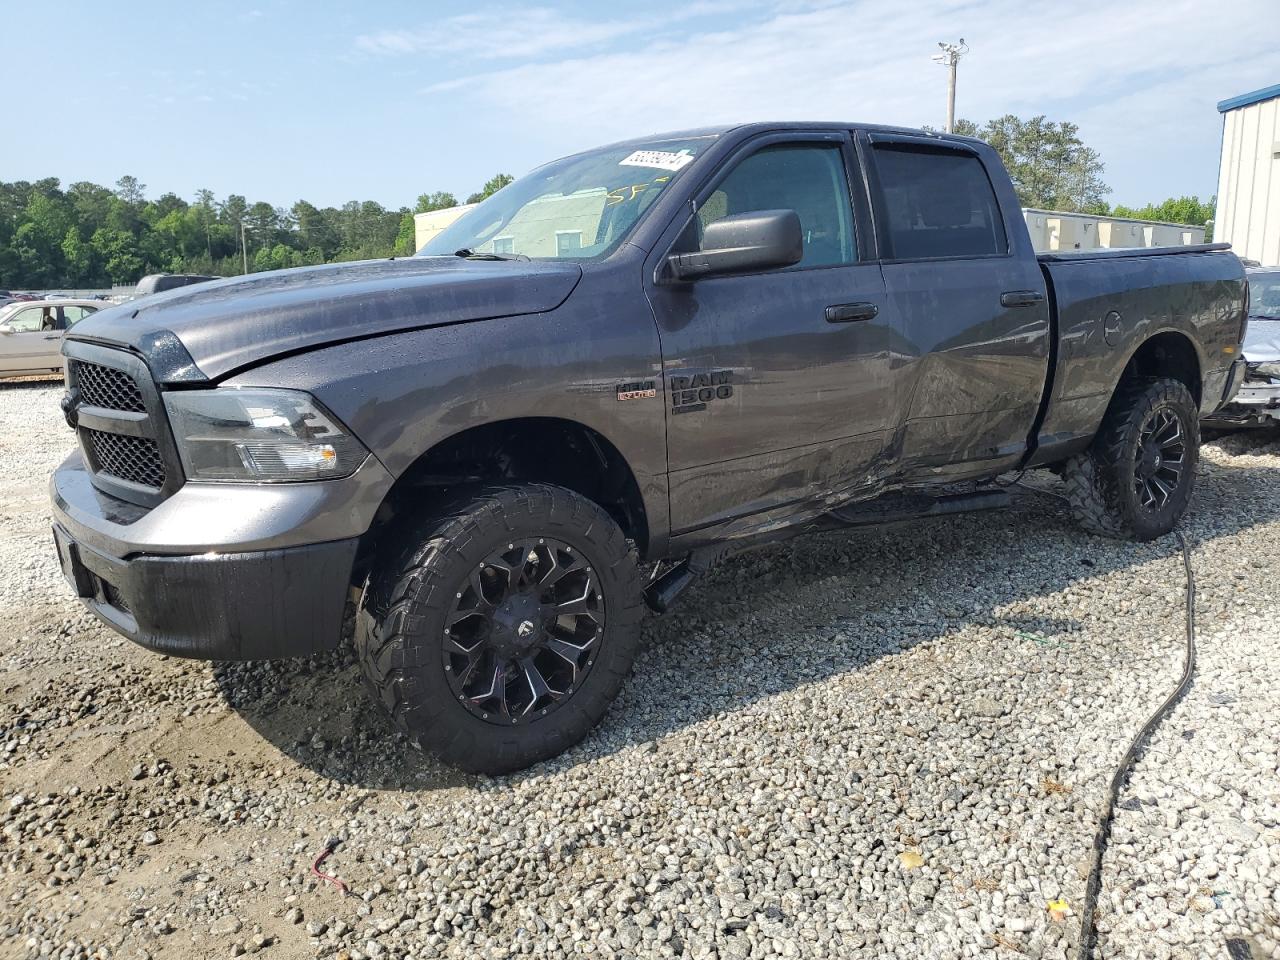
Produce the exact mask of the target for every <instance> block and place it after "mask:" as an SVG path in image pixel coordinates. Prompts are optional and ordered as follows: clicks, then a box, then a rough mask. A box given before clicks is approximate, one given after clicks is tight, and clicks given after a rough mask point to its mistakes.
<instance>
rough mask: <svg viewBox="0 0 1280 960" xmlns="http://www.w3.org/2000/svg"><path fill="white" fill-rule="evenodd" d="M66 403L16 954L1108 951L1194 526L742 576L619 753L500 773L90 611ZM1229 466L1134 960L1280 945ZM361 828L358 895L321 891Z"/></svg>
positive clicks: (291, 668)
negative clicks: (470, 768)
mask: <svg viewBox="0 0 1280 960" xmlns="http://www.w3.org/2000/svg"><path fill="white" fill-rule="evenodd" d="M60 393H61V386H60V384H11V385H0V549H2V550H3V554H2V556H0V561H2V562H3V565H4V569H5V571H6V572H5V576H4V579H3V583H2V586H0V618H2V619H0V831H2V832H3V841H2V842H0V904H2V905H3V909H2V910H0V956H4V957H28V956H29V957H36V956H54V957H86V956H92V957H97V956H104V957H105V956H113V957H128V958H134V957H146V956H150V957H157V958H160V957H163V958H170V957H174V958H179V960H187V958H192V960H194V958H200V960H205V958H209V957H228V956H238V955H240V954H242V953H257V952H263V953H265V955H266V956H268V957H280V958H285V957H344V958H352V960H356V958H360V957H366V958H381V957H386V958H391V957H397V958H398V957H410V956H411V957H415V958H416V957H437V956H440V957H457V958H463V957H466V958H472V957H506V956H511V955H524V954H529V955H538V956H546V957H560V956H566V955H578V954H586V955H596V956H625V957H635V956H645V957H648V956H661V957H695V958H702V957H720V958H735V957H763V956H775V955H780V956H783V957H881V956H893V957H903V958H950V957H961V956H964V957H969V956H979V955H984V954H989V955H992V956H1007V957H1010V958H1014V957H1019V956H1026V957H1046V958H1053V957H1065V956H1068V955H1069V954H1070V953H1072V952H1073V949H1074V945H1075V943H1076V937H1077V926H1078V922H1079V920H1078V918H1079V909H1080V901H1081V898H1082V896H1083V892H1084V877H1085V876H1086V874H1087V871H1088V854H1089V849H1090V844H1091V840H1092V836H1093V830H1094V823H1095V817H1096V810H1097V809H1098V808H1099V807H1100V805H1101V803H1102V800H1103V796H1104V792H1105V786H1106V783H1107V781H1108V780H1109V778H1110V776H1111V772H1112V767H1113V765H1114V764H1115V762H1116V761H1117V760H1118V758H1119V757H1120V755H1121V754H1122V753H1123V751H1124V749H1125V748H1126V747H1127V745H1128V742H1129V740H1130V738H1131V737H1132V736H1133V734H1134V733H1135V732H1136V730H1137V729H1138V727H1139V726H1140V725H1141V724H1142V722H1143V721H1144V720H1145V719H1146V717H1147V715H1148V714H1149V713H1150V711H1151V710H1152V709H1154V707H1155V706H1156V705H1158V704H1159V703H1160V702H1161V701H1162V700H1163V699H1164V697H1165V695H1166V694H1167V693H1168V691H1169V690H1170V689H1171V688H1172V686H1173V685H1174V683H1175V682H1176V679H1177V677H1178V675H1179V673H1180V671H1181V665H1182V616H1183V606H1182V604H1183V580H1182V567H1181V559H1180V554H1179V552H1178V548H1177V545H1176V542H1175V541H1174V540H1173V538H1165V539H1164V540H1162V541H1160V542H1157V543H1154V544H1141V545H1140V544H1130V543H1116V542H1111V541H1105V540H1099V539H1094V538H1090V537H1088V536H1086V535H1084V534H1082V533H1080V532H1078V531H1077V530H1076V529H1075V528H1074V527H1073V526H1072V524H1071V523H1070V521H1069V520H1068V519H1067V518H1066V517H1065V516H1064V514H1063V511H1062V509H1061V506H1060V504H1059V503H1058V502H1057V501H1056V500H1054V499H1052V498H1050V497H1048V496H1044V495H1041V494H1037V493H1030V492H1028V493H1025V494H1020V495H1019V500H1018V503H1017V505H1016V506H1015V508H1014V509H1012V510H1010V511H1006V512H1003V513H997V514H979V515H972V516H962V517H957V518H953V519H949V520H943V521H934V522H932V524H930V525H927V526H926V525H911V526H904V527H899V528H896V529H892V530H881V531H873V532H864V533H857V534H829V535H823V536H819V537H811V538H807V539H800V540H795V541H792V542H789V543H786V544H783V545H780V546H774V547H770V548H768V549H763V550H760V551H757V552H754V553H752V554H749V555H745V556H742V557H739V558H736V559H734V560H732V561H730V562H728V563H726V564H725V565H724V566H722V567H721V568H719V569H718V570H717V571H715V572H714V574H713V575H711V576H710V577H709V578H708V579H707V580H706V581H704V582H703V583H702V584H700V585H699V586H698V587H696V588H695V589H694V590H693V591H691V592H690V594H689V595H687V599H686V600H685V601H684V602H683V603H682V605H681V606H680V607H679V608H678V609H677V611H676V612H675V613H674V614H672V615H671V616H669V617H667V618H665V619H663V620H651V621H650V622H649V625H648V627H647V634H648V644H647V649H646V653H645V654H644V655H643V656H642V658H641V659H640V661H639V663H638V665H637V669H636V673H635V676H634V677H633V679H632V680H631V682H630V684H629V685H628V687H627V689H626V690H625V692H624V694H623V697H622V698H621V700H620V701H619V703H618V704H617V706H616V708H615V709H614V710H613V711H612V712H611V713H610V714H609V716H608V717H607V718H606V720H605V722H604V724H603V725H602V726H601V728H600V729H599V730H598V731H596V733H595V734H593V735H592V736H591V737H590V738H589V739H588V740H587V742H586V743H584V744H583V745H581V746H579V747H578V748H577V749H575V750H573V751H571V752H570V753H569V754H568V755H566V756H564V757H561V758H559V759H557V760H556V761H554V762H551V763H547V764H543V765H541V766H539V767H537V768H535V769H534V770H532V771H530V772H527V773H525V774H523V775H519V776H513V777H507V778H502V779H498V780H484V779H477V778H471V777H467V776H464V775H461V774H458V773H456V772H454V771H451V770H449V769H445V768H442V767H440V766H438V765H436V764H434V763H433V762H431V761H430V760H429V759H427V758H425V757H423V756H422V755H420V754H418V753H416V752H413V751H410V750H408V749H407V748H406V746H405V744H404V742H403V741H402V740H400V739H399V738H398V737H397V736H396V735H395V734H394V733H393V732H392V731H391V728H390V726H389V725H388V724H387V723H386V722H384V720H383V719H382V717H381V716H380V715H379V714H378V713H377V712H376V710H375V709H374V708H373V707H372V706H371V705H370V704H368V703H367V702H366V700H365V699H364V695H363V692H362V691H361V689H360V687H359V684H358V680H357V671H356V669H355V667H354V666H353V665H352V663H351V662H350V660H349V659H348V658H347V657H346V656H345V655H342V654H335V655H333V656H329V657H325V658H317V659H316V660H312V661H288V662H280V663H271V664H250V665H236V666H232V665H224V664H216V665H210V664H206V663H199V662H188V661H181V660H173V659H166V658H162V657H158V656H155V655H152V654H149V653H146V652H144V651H141V650H139V649H136V648H134V647H133V646H132V645H130V644H129V643H128V642H126V641H124V640H122V639H120V638H118V637H116V636H115V635H114V634H112V633H111V632H109V631H108V630H106V629H105V628H103V627H101V626H99V625H98V624H97V623H96V621H94V620H93V619H92V618H90V617H89V616H88V615H86V614H85V613H83V612H82V610H81V608H80V607H79V605H78V604H77V603H76V601H74V600H73V599H72V598H71V597H70V596H69V592H68V590H67V589H66V588H65V586H64V584H63V583H62V580H61V577H60V575H59V573H58V570H57V564H56V561H55V559H54V553H53V550H52V547H51V545H50V537H49V532H48V505H47V494H46V484H47V478H48V474H49V472H50V470H51V469H52V467H53V466H54V464H55V463H56V462H57V461H58V460H59V459H60V458H61V457H62V456H63V454H64V453H65V452H66V451H67V449H68V448H69V447H70V446H71V443H72V441H71V437H70V434H69V432H68V431H67V428H66V427H65V425H64V424H63V423H62V419H61V416H60V414H59V412H58V398H59V396H60ZM1205 459H1206V463H1205V466H1204V472H1203V477H1202V482H1201V486H1200V492H1199V496H1198V499H1197V502H1196V504H1195V513H1194V516H1193V517H1192V518H1191V520H1190V522H1189V523H1188V524H1187V531H1188V535H1189V539H1190V540H1191V541H1192V543H1193V547H1194V556H1193V559H1194V563H1195V568H1196V573H1197V577H1198V581H1199V588H1200V596H1199V604H1198V617H1199V627H1200V649H1201V653H1200V667H1199V670H1198V672H1197V675H1196V678H1195V683H1194V686H1193V688H1192V690H1191V692H1190V693H1189V695H1188V697H1187V698H1186V699H1185V700H1184V701H1183V702H1182V704H1181V705H1180V706H1179V707H1178V708H1177V710H1176V711H1175V712H1174V714H1173V715H1172V717H1171V718H1170V719H1169V720H1168V721H1166V723H1165V725H1164V726H1163V727H1162V728H1161V730H1160V731H1159V732H1158V734H1157V736H1156V738H1155V740H1154V742H1153V743H1152V745H1151V748H1150V749H1149V750H1148V752H1147V753H1146V755H1145V756H1144V757H1143V759H1142V760H1141V761H1140V763H1139V766H1138V769H1137V771H1136V773H1135V776H1134V778H1133V781H1132V784H1131V787H1130V789H1129V790H1128V792H1127V793H1126V794H1125V798H1124V802H1123V803H1122V809H1121V810H1120V812H1119V814H1118V817H1117V821H1116V828H1115V834H1114V837H1113V841H1112V847H1111V850H1110V852H1109V854H1108V857H1107V860H1106V864H1105V873H1104V893H1103V897H1102V903H1101V906H1100V920H1099V926H1100V949H1099V953H1100V955H1101V956H1104V957H1143V958H1148V957H1150V958H1163V957H1179V958H1196V960H1199V958H1204V957H1228V956H1229V957H1231V958H1233V960H1239V958H1243V957H1253V958H1261V957H1280V889H1278V887H1280V884H1277V877H1280V773H1278V772H1277V762H1278V751H1280V743H1278V740H1280V738H1278V736H1277V728H1278V725H1280V719H1278V718H1280V629H1278V628H1277V623H1276V619H1277V611H1280V606H1278V605H1277V593H1278V592H1280V442H1278V441H1277V438H1275V437H1274V436H1273V437H1271V438H1269V439H1268V438H1266V437H1245V438H1241V437H1233V438H1227V439H1225V440H1223V441H1219V442H1218V443H1216V444H1214V445H1211V446H1209V447H1208V448H1207V449H1206V451H1205ZM1032 482H1034V483H1036V484H1041V483H1043V485H1044V486H1045V488H1046V489H1053V488H1054V484H1053V482H1052V478H1048V477H1046V478H1044V479H1043V480H1041V479H1036V480H1034V481H1032ZM329 838H338V840H339V841H340V842H339V843H338V845H337V848H336V851H335V852H334V854H333V855H332V856H331V857H330V858H329V859H328V860H327V861H326V862H325V864H324V865H323V867H322V869H324V870H326V871H330V872H332V873H335V874H337V875H339V876H341V878H342V879H343V880H344V881H345V882H346V884H347V885H348V886H349V887H350V890H351V895H349V896H345V897H344V896H342V895H341V894H340V893H339V892H338V891H337V890H336V889H334V888H333V887H332V886H330V885H328V884H325V883H321V882H320V881H318V880H317V879H316V878H315V877H314V876H312V875H311V874H310V867H311V862H312V860H313V859H314V858H315V857H316V855H317V854H318V853H319V852H320V851H321V850H322V849H323V848H324V846H325V844H326V842H327V841H328V839H329ZM1058 899H1061V900H1065V901H1066V908H1065V912H1057V913H1055V912H1051V911H1050V910H1049V909H1047V907H1048V904H1049V902H1050V901H1054V900H1058Z"/></svg>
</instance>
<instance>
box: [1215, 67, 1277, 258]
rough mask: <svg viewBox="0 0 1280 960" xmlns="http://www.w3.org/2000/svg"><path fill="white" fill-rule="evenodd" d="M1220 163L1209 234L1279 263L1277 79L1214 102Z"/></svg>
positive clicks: (1240, 250) (1246, 252) (1249, 254)
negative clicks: (1219, 125) (1219, 121)
mask: <svg viewBox="0 0 1280 960" xmlns="http://www.w3.org/2000/svg"><path fill="white" fill-rule="evenodd" d="M1218 112H1219V113H1221V114H1222V165H1221V166H1220V168H1219V170H1218V211H1217V216H1216V218H1215V220H1214V228H1213V238H1214V239H1215V240H1225V241H1226V242H1227V243H1229V244H1231V248H1232V250H1234V251H1235V253H1236V254H1237V255H1238V256H1241V257H1244V258H1246V259H1249V260H1257V261H1258V262H1259V263H1261V264H1264V265H1266V266H1280V83H1278V84H1276V85H1275V86H1272V87H1266V88H1264V89H1262V90H1255V91H1253V93H1245V94H1241V95H1240V96H1238V97H1232V98H1231V99H1230V100H1223V101H1222V102H1221V103H1220V104H1218Z"/></svg>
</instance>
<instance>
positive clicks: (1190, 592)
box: [1076, 529, 1196, 960]
mask: <svg viewBox="0 0 1280 960" xmlns="http://www.w3.org/2000/svg"><path fill="white" fill-rule="evenodd" d="M1173 535H1174V536H1175V537H1177V538H1178V546H1180V547H1181V548H1182V566H1183V569H1184V570H1185V571H1186V575H1187V594H1186V596H1187V612H1186V625H1187V645H1186V662H1185V663H1184V664H1183V667H1182V679H1181V680H1179V681H1178V686H1177V687H1176V688H1175V689H1174V691H1173V693H1171V694H1169V696H1168V698H1167V699H1166V700H1165V702H1164V703H1162V704H1161V705H1160V708H1159V709H1158V710H1156V712H1155V713H1153V714H1152V715H1151V718H1150V719H1149V720H1148V721H1147V722H1146V723H1145V724H1144V725H1143V727H1142V729H1141V730H1139V731H1138V735H1137V736H1136V737H1134V738H1133V742H1132V743H1131V744H1129V749H1128V751H1127V752H1126V753H1125V755H1124V757H1123V759H1121V761H1120V766H1119V767H1118V768H1117V769H1116V772H1115V776H1113V777H1112V778H1111V789H1110V790H1109V791H1108V792H1107V802H1106V804H1105V806H1104V807H1103V809H1102V816H1101V817H1100V818H1099V820H1098V832H1097V834H1096V835H1095V836H1094V838H1093V866H1092V867H1091V868H1090V870H1089V883H1088V886H1086V887H1085V893H1084V912H1083V915H1082V916H1081V918H1080V950H1079V952H1078V953H1077V954H1076V956H1077V957H1078V958H1079V960H1092V958H1093V950H1094V947H1095V946H1097V940H1098V928H1097V917H1096V914H1097V908H1098V895H1099V894H1100V893H1101V892H1102V857H1103V854H1105V853H1106V851H1107V842H1108V841H1109V840H1110V839H1111V821H1112V818H1113V817H1114V816H1115V809H1116V801H1117V800H1119V798H1120V791H1121V790H1123V789H1124V787H1125V784H1126V783H1128V780H1129V774H1130V772H1131V771H1132V770H1133V764H1134V761H1135V760H1137V758H1138V756H1139V754H1140V753H1141V752H1142V749H1143V747H1145V746H1146V743H1147V741H1148V740H1149V739H1150V738H1151V734H1152V733H1154V732H1155V729H1156V727H1158V726H1160V722H1161V721H1162V720H1164V718H1165V717H1166V716H1168V714H1169V711H1170V710H1172V709H1173V708H1174V706H1176V705H1177V703H1178V701H1179V700H1181V699H1182V697H1183V695H1184V694H1185V693H1186V692H1187V689H1188V688H1189V687H1190V686H1191V677H1192V674H1194V673H1195V668H1196V580H1195V575H1194V574H1193V573H1192V571H1191V551H1190V549H1188V547H1187V541H1186V540H1185V539H1184V538H1183V536H1182V531H1181V530H1176V529H1175V530H1174V531H1173Z"/></svg>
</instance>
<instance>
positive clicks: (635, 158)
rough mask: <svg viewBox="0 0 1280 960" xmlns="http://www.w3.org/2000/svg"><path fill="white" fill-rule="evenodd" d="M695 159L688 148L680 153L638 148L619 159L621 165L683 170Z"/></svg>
mask: <svg viewBox="0 0 1280 960" xmlns="http://www.w3.org/2000/svg"><path fill="white" fill-rule="evenodd" d="M692 161H693V154H692V153H690V152H689V151H688V149H685V150H681V151H680V152H679V153H670V152H668V151H666V150H637V151H636V152H635V153H633V154H631V155H630V156H629V157H623V158H622V159H621V160H619V161H618V166H620V167H654V168H655V169H658V170H682V169H684V167H685V165H686V164H689V163H691V162H692Z"/></svg>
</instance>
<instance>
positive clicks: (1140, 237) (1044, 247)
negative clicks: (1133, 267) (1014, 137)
mask: <svg viewBox="0 0 1280 960" xmlns="http://www.w3.org/2000/svg"><path fill="white" fill-rule="evenodd" d="M1022 218H1023V219H1024V220H1026V221H1027V232H1028V233H1030V234H1031V246H1032V247H1034V248H1035V249H1036V251H1037V252H1049V251H1053V250H1097V249H1114V248H1117V247H1180V246H1186V245H1187V244H1189V243H1204V232H1205V231H1204V224H1200V225H1199V226H1197V225H1195V224H1189V223H1159V222H1157V221H1154V220H1129V219H1126V218H1124V217H1096V216H1092V215H1090V214H1087V213H1064V212H1063V211H1061V210H1037V209H1036V208H1034V207H1023V209H1022Z"/></svg>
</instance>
